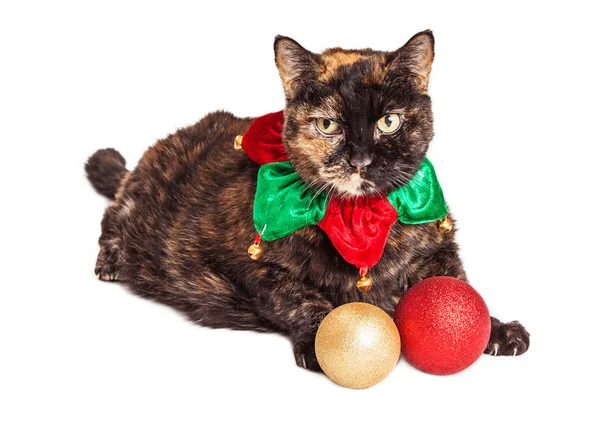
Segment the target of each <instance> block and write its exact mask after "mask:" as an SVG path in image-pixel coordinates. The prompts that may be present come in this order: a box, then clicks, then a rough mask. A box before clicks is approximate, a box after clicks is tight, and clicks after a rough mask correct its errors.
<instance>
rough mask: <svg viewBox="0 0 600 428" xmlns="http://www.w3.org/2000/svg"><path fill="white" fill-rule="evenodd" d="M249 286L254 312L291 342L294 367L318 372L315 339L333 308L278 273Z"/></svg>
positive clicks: (318, 296) (307, 289)
mask: <svg viewBox="0 0 600 428" xmlns="http://www.w3.org/2000/svg"><path fill="white" fill-rule="evenodd" d="M249 283H250V284H251V292H252V294H253V301H254V307H255V309H256V310H257V312H258V313H259V314H260V315H261V316H262V317H263V318H266V319H268V320H269V321H270V322H271V323H273V324H274V325H277V326H279V328H280V329H281V330H282V331H284V332H285V333H287V335H288V336H289V337H290V338H291V340H292V344H293V347H294V356H295V358H296V364H297V365H298V366H300V367H304V368H306V369H309V370H315V371H319V370H321V368H320V366H319V363H318V362H317V357H316V354H315V336H316V333H317V329H318V328H319V324H320V323H321V321H322V320H323V318H325V316H326V315H327V314H328V313H329V312H331V310H332V309H333V304H332V303H331V302H330V301H329V300H327V299H326V298H325V297H324V296H323V295H322V294H321V293H319V292H318V291H317V290H314V289H311V288H309V287H307V286H306V285H305V284H303V283H301V282H299V281H298V280H295V279H293V278H291V277H288V276H287V275H286V274H285V273H282V272H280V271H275V270H271V271H270V272H268V273H267V274H265V275H261V277H260V278H259V277H255V278H252V280H251V281H250V282H249Z"/></svg>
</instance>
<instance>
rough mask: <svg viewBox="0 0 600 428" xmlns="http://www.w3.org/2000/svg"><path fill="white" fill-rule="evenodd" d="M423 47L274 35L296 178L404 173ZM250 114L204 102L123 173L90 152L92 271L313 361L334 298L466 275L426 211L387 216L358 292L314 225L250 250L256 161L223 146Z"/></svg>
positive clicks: (427, 106) (420, 114)
mask: <svg viewBox="0 0 600 428" xmlns="http://www.w3.org/2000/svg"><path fill="white" fill-rule="evenodd" d="M433 46H434V41H433V35H432V33H431V32H429V31H425V32H422V33H419V34H416V35H415V36H414V37H412V38H411V39H410V40H409V41H408V42H407V43H406V44H405V45H404V46H403V47H402V48H400V49H398V50H397V51H395V52H381V51H374V50H370V49H364V50H343V49H340V48H334V49H328V50H326V51H325V52H323V53H322V54H314V53H312V52H309V51H307V50H305V49H304V48H303V47H301V46H300V45H299V44H298V43H296V42H295V41H294V40H292V39H289V38H287V37H277V38H276V39H275V62H276V64H277V67H278V69H279V74H280V76H281V80H282V83H283V88H284V91H285V95H286V107H285V124H284V130H283V142H284V145H285V147H286V149H287V152H288V154H289V157H290V161H291V163H292V165H293V166H294V168H295V169H296V171H297V172H298V174H299V175H300V177H301V178H302V179H303V181H304V182H305V183H310V185H311V186H312V187H314V188H315V189H320V190H321V191H327V192H331V193H332V194H334V195H338V196H345V197H356V196H359V195H368V194H373V193H381V194H385V193H387V192H389V191H391V190H393V189H395V188H397V187H398V186H399V185H402V184H405V183H407V182H408V181H409V180H410V179H411V178H412V176H413V174H414V173H415V171H416V170H417V168H418V167H419V165H420V164H421V162H422V161H423V159H424V156H425V153H426V151H427V148H428V145H429V142H430V141H431V139H432V137H433V125H432V113H431V100H430V98H429V96H428V95H427V86H428V83H429V73H430V70H431V64H432V61H433V56H434V49H433ZM252 120H253V119H251V118H237V117H235V116H233V115H232V114H230V113H226V112H215V113H211V114H209V115H207V116H206V117H204V118H203V119H202V120H200V121H199V122H198V123H196V124H195V125H192V126H190V127H188V128H185V129H181V130H179V131H177V132H176V133H175V134H173V135H170V136H169V137H167V138H165V139H163V140H160V141H158V142H157V143H156V144H155V145H154V146H153V147H151V148H150V149H148V151H147V152H146V153H145V155H144V156H143V158H142V159H141V161H140V163H139V165H138V166H137V168H135V169H134V170H133V171H131V172H128V171H127V170H126V169H125V160H124V159H123V157H122V156H121V155H120V154H119V153H118V152H117V151H115V150H113V149H106V150H100V151H98V152H96V153H95V154H94V155H93V156H92V157H91V158H90V159H89V161H88V163H87V165H86V171H87V174H88V177H89V179H90V181H91V183H92V184H93V186H94V187H95V188H96V189H97V190H98V191H99V192H100V193H101V194H103V195H105V196H107V197H109V198H111V199H114V202H112V204H111V205H110V206H109V208H108V209H107V210H106V213H105V215H104V218H103V220H102V235H101V236H100V240H99V243H100V254H99V255H98V261H97V264H96V274H98V276H99V277H100V279H102V280H108V281H114V280H119V281H123V282H124V283H126V284H127V285H128V286H129V287H130V288H131V290H132V291H134V292H135V293H137V294H139V295H141V296H144V297H148V298H151V299H154V300H157V301H159V302H162V303H165V304H168V305H170V306H172V307H174V308H176V309H178V310H179V311H181V312H183V313H185V314H186V315H187V316H188V317H189V318H190V319H191V320H192V321H193V322H195V323H198V324H201V325H204V326H208V327H215V328H232V329H248V330H257V331H265V332H280V333H283V334H285V335H288V336H289V337H290V339H291V340H292V343H293V348H294V355H295V357H296V363H297V364H298V365H300V366H302V367H306V368H308V369H311V370H318V369H319V365H318V362H317V360H316V357H315V352H314V338H315V333H316V329H317V327H318V326H319V323H320V321H321V320H322V319H323V317H324V316H325V315H327V313H328V312H329V311H331V310H332V309H333V308H335V307H336V306H338V305H341V304H343V303H347V302H354V301H365V302H369V303H372V304H374V305H377V306H379V307H380V308H382V309H383V310H385V311H386V312H387V313H389V314H390V315H391V314H392V313H393V311H394V308H395V306H396V303H397V302H398V300H399V299H400V297H401V296H402V294H403V293H404V292H405V291H406V290H407V289H408V288H409V287H411V286H412V285H413V284H415V283H416V282H418V281H419V280H421V279H423V278H427V277H430V276H436V275H446V276H453V277H457V278H460V279H463V280H466V276H465V272H464V270H463V267H462V264H461V261H460V259H459V256H458V246H457V244H456V243H455V241H454V231H451V232H450V233H447V234H443V233H441V232H440V231H439V230H438V228H437V227H436V224H435V222H433V223H425V224H419V225H408V224H402V223H400V222H396V223H394V224H393V226H392V229H391V232H390V236H389V239H388V242H387V244H386V246H385V250H384V253H383V256H382V257H381V260H380V262H379V263H378V264H377V265H375V266H374V267H373V268H372V269H371V270H370V274H371V276H372V278H373V282H374V284H375V285H374V286H373V288H372V289H371V290H370V291H369V292H367V293H361V292H360V291H358V289H357V288H356V285H355V283H356V278H357V271H356V268H355V267H354V266H352V265H350V264H348V263H347V262H346V261H344V259H342V257H341V256H340V255H339V253H338V252H337V251H336V250H335V248H334V247H333V246H332V244H331V241H330V240H329V238H328V237H327V235H325V233H324V232H323V231H322V230H321V229H319V228H318V227H317V226H308V227H306V228H303V229H301V230H299V231H297V232H295V233H293V234H291V235H288V236H286V237H284V238H281V239H278V240H275V241H270V242H265V243H263V246H264V247H265V249H266V252H265V254H264V256H263V257H262V258H261V259H260V260H258V261H253V260H251V259H250V258H249V257H248V253H247V247H248V245H249V243H251V242H252V241H253V238H254V235H255V231H254V224H253V217H252V208H253V202H254V193H255V189H256V177H257V171H258V168H259V165H257V164H255V163H254V162H252V161H251V160H249V159H248V157H247V156H246V155H245V154H244V153H243V152H239V151H236V150H234V148H233V140H234V137H235V136H236V135H241V134H244V133H245V131H246V130H247V128H248V126H249V125H250V124H251V123H252ZM378 123H379V125H378ZM381 126H385V127H386V128H385V131H386V132H382V130H381ZM388 131H389V132H388ZM491 323H492V333H491V337H490V342H489V344H488V347H487V349H486V353H490V354H493V355H519V354H522V353H524V352H525V351H526V350H527V348H528V347H529V334H528V333H527V331H526V330H525V329H524V328H523V326H521V325H520V324H519V323H518V322H511V323H507V324H504V323H501V322H499V321H498V320H497V319H495V318H492V319H491Z"/></svg>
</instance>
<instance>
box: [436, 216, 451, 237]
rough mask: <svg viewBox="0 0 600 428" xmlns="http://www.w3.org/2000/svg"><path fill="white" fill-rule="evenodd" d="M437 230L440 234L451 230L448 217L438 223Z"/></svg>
mask: <svg viewBox="0 0 600 428" xmlns="http://www.w3.org/2000/svg"><path fill="white" fill-rule="evenodd" d="M438 229H439V231H440V232H442V233H448V232H450V231H451V230H452V220H450V219H449V218H448V216H446V217H444V218H443V219H441V220H440V221H439V222H438Z"/></svg>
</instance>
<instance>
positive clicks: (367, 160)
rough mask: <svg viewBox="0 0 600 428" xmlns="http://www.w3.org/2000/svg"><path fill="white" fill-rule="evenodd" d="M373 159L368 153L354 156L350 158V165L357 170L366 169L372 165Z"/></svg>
mask: <svg viewBox="0 0 600 428" xmlns="http://www.w3.org/2000/svg"><path fill="white" fill-rule="evenodd" d="M371 162H373V158H372V157H371V155H370V154H368V153H360V154H358V153H357V154H353V155H351V156H350V157H349V158H348V163H349V164H350V165H352V166H353V167H355V168H364V167H366V166H369V165H371Z"/></svg>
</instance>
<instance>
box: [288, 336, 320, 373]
mask: <svg viewBox="0 0 600 428" xmlns="http://www.w3.org/2000/svg"><path fill="white" fill-rule="evenodd" d="M294 356H295V357H296V364H297V365H298V366H300V367H302V368H305V369H308V370H312V371H315V372H320V371H322V370H321V366H320V365H319V362H318V361H317V354H316V353H315V340H314V338H313V339H308V340H307V339H300V340H295V341H294Z"/></svg>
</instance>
